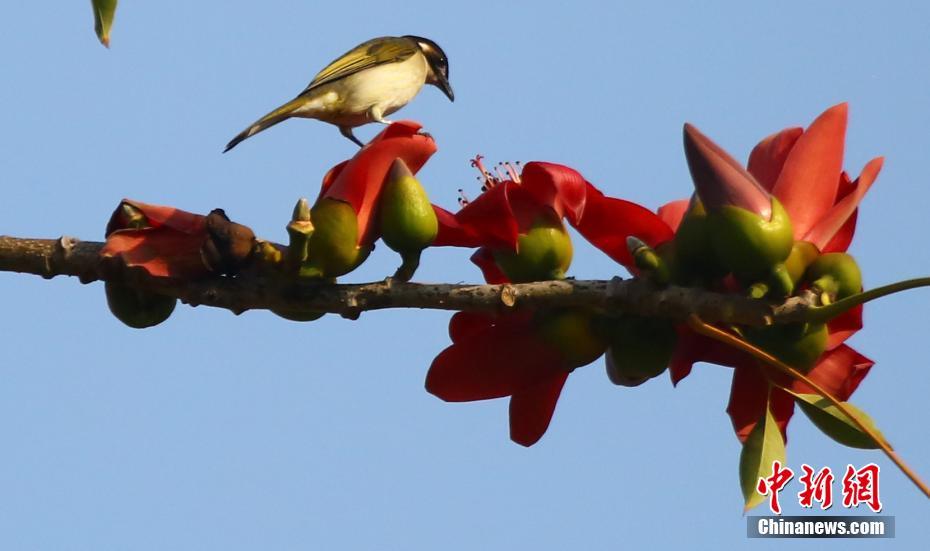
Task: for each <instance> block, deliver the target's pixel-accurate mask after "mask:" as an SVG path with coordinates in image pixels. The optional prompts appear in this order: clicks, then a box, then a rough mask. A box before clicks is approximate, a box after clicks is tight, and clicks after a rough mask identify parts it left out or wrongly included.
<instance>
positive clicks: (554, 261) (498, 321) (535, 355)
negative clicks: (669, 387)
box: [426, 157, 605, 446]
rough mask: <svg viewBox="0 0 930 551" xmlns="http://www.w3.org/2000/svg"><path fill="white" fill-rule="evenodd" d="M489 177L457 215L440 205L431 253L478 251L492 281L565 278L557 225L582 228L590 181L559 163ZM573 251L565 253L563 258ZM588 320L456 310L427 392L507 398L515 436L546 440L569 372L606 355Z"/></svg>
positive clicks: (525, 441) (456, 398)
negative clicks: (438, 249)
mask: <svg viewBox="0 0 930 551" xmlns="http://www.w3.org/2000/svg"><path fill="white" fill-rule="evenodd" d="M474 165H475V166H476V167H478V168H479V170H481V172H482V175H483V177H484V192H483V193H482V195H481V196H479V197H478V198H477V199H475V200H474V201H472V202H468V201H463V203H464V205H463V208H462V209H461V210H459V212H457V213H455V214H452V213H449V212H448V211H445V210H443V209H441V208H439V207H436V212H437V216H438V218H439V223H440V230H439V235H438V236H437V238H436V241H435V242H434V245H448V246H463V247H478V248H479V249H478V251H477V252H476V253H475V255H474V256H473V257H472V260H473V261H474V262H475V263H476V264H477V265H478V266H479V267H480V268H481V269H482V272H483V273H484V276H485V279H486V280H487V281H488V282H490V283H504V282H508V281H515V280H516V281H530V280H534V279H553V278H561V277H563V276H564V271H565V270H566V269H567V268H568V263H569V262H570V260H571V244H570V241H569V238H568V235H567V234H566V233H565V229H564V227H563V226H562V222H561V219H562V217H565V218H567V219H569V220H570V221H572V222H575V223H577V222H578V221H580V220H581V219H582V217H583V216H584V212H585V208H586V207H585V203H586V197H585V194H586V183H585V181H584V178H582V177H581V175H580V174H578V173H577V172H576V171H574V170H572V169H570V168H568V167H565V166H562V165H557V164H553V163H542V162H532V163H527V165H526V166H525V167H524V168H523V170H522V173H520V174H518V173H517V167H515V166H513V165H509V164H508V165H502V166H503V170H504V171H506V173H507V175H506V176H505V175H504V174H503V173H501V172H500V169H497V172H498V174H497V175H496V176H494V175H491V174H490V173H489V172H488V171H487V170H486V169H485V168H484V166H483V164H482V163H481V158H480V157H479V158H477V159H476V160H475V161H474ZM566 249H567V253H566ZM591 324H592V318H591V316H590V315H588V314H586V313H584V312H580V311H575V310H566V311H556V312H517V313H508V314H499V315H495V314H480V313H472V312H459V313H457V314H455V315H454V316H453V317H452V320H451V321H450V323H449V334H450V336H451V338H452V345H451V346H449V347H448V348H446V349H445V350H443V351H442V352H441V353H440V354H439V355H438V356H437V357H436V358H435V360H433V363H432V365H431V366H430V370H429V373H428V374H427V378H426V389H427V390H428V391H429V392H431V393H432V394H434V395H436V396H438V397H439V398H442V399H443V400H446V401H453V402H461V401H474V400H487V399H491V398H501V397H504V396H510V436H511V439H512V440H513V441H514V442H517V443H519V444H522V445H524V446H530V445H532V444H534V443H536V442H537V441H538V440H539V439H540V438H541V437H542V435H543V434H544V433H545V432H546V429H547V428H548V426H549V423H550V421H551V419H552V414H553V412H554V410H555V406H556V403H557V402H558V399H559V395H560V394H561V391H562V387H563V386H564V384H565V381H566V379H567V378H568V374H569V373H570V372H571V371H572V370H573V369H575V368H577V367H581V366H583V365H586V364H588V363H590V362H592V361H594V360H595V359H596V358H597V357H598V356H600V355H601V354H603V352H604V348H605V345H604V343H603V342H602V341H601V339H600V338H599V337H598V336H597V334H596V332H595V331H594V330H593V327H592V325H591Z"/></svg>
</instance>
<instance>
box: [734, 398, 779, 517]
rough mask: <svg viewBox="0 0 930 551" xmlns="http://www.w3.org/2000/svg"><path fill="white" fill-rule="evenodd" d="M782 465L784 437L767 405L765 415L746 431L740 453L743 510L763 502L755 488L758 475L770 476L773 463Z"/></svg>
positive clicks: (763, 497) (761, 496)
mask: <svg viewBox="0 0 930 551" xmlns="http://www.w3.org/2000/svg"><path fill="white" fill-rule="evenodd" d="M775 460H778V461H779V462H780V463H781V464H782V465H784V464H785V439H784V438H783V437H782V435H781V430H779V429H778V423H776V422H775V417H773V416H772V412H771V411H770V409H769V407H768V404H766V408H765V415H764V416H763V417H762V419H761V420H760V421H759V422H758V423H757V424H756V426H755V427H754V428H753V429H752V432H750V433H749V438H747V439H746V441H745V442H744V443H743V451H742V452H741V453H740V456H739V479H740V486H741V487H742V489H743V498H744V499H745V500H746V501H745V508H744V511H748V510H750V509H752V508H753V507H755V506H757V505H759V504H760V503H762V502H763V501H765V496H764V495H762V494H760V493H759V492H757V491H756V487H757V485H758V484H759V479H760V478H765V477H768V476H771V475H772V462H773V461H775Z"/></svg>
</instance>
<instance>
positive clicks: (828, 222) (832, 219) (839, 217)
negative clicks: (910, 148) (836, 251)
mask: <svg viewBox="0 0 930 551" xmlns="http://www.w3.org/2000/svg"><path fill="white" fill-rule="evenodd" d="M884 160H885V159H884V158H883V157H876V158H875V159H872V160H871V161H869V162H868V164H866V165H865V168H863V169H862V174H861V175H860V176H859V178H858V179H857V180H856V182H855V188H854V189H853V191H852V193H850V194H848V195H846V196H845V197H843V198H842V199H840V200H839V201H838V202H837V203H836V205H834V206H833V207H832V208H830V209H829V210H828V211H827V212H825V213H824V214H823V216H821V218H820V219H818V220H817V221H816V222H815V224H814V226H813V227H812V228H811V229H810V231H808V232H807V234H806V235H804V237H803V239H804V240H805V241H809V242H811V243H813V244H814V245H816V246H817V247H818V248H819V249H821V250H825V249H826V248H827V246H828V245H833V246H834V247H835V248H838V246H839V245H841V244H842V243H847V246H848V242H849V241H851V240H852V232H853V231H855V223H853V225H852V226H850V225H849V224H848V222H849V220H850V218H851V217H852V216H853V215H854V214H855V213H856V209H858V208H859V203H860V202H861V201H862V199H863V198H864V197H865V194H866V193H867V192H868V191H869V188H870V187H872V183H874V182H875V179H876V178H878V173H879V172H880V171H881V169H882V164H883V163H884ZM843 231H846V232H849V233H848V234H846V235H840V232H843ZM835 238H838V239H837V242H836V243H835V244H834V243H833V241H834V239H835Z"/></svg>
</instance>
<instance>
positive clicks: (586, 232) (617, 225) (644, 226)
mask: <svg viewBox="0 0 930 551" xmlns="http://www.w3.org/2000/svg"><path fill="white" fill-rule="evenodd" d="M586 194H587V199H586V202H585V208H584V216H582V217H581V220H580V221H579V223H578V224H575V225H574V226H575V229H577V230H578V232H579V233H580V234H581V235H582V236H584V238H585V239H587V240H588V241H590V242H591V244H592V245H594V246H595V247H597V248H598V249H600V250H601V251H603V252H604V253H606V254H607V256H609V257H610V258H612V259H614V260H615V261H617V262H619V263H620V264H622V265H623V266H625V267H626V268H627V269H628V270H632V269H633V259H632V257H631V256H630V252H629V251H628V250H627V247H626V238H627V237H629V236H631V235H632V236H636V237H638V238H639V239H641V240H643V241H644V242H645V243H646V244H647V245H649V246H650V247H657V246H659V245H661V244H662V243H665V242H666V241H668V240H669V239H671V238H672V236H673V235H674V233H673V232H672V230H671V228H669V227H668V225H666V223H665V222H663V221H662V219H661V218H659V216H658V215H656V214H655V213H653V212H652V211H651V210H649V209H647V208H646V207H642V206H640V205H637V204H636V203H632V202H630V201H624V200H623V199H616V198H614V197H607V196H605V195H604V194H603V193H601V192H600V190H598V189H597V188H596V187H594V186H593V185H591V184H590V183H588V184H587V192H586Z"/></svg>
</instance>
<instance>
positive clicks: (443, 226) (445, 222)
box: [432, 205, 482, 247]
mask: <svg viewBox="0 0 930 551" xmlns="http://www.w3.org/2000/svg"><path fill="white" fill-rule="evenodd" d="M433 212H435V213H436V220H437V221H438V222H439V233H437V234H436V239H434V240H433V244H432V246H433V247H480V246H481V244H482V243H481V238H480V236H478V235H477V234H475V232H474V231H473V230H472V229H471V228H469V227H467V226H463V225H462V224H461V223H460V222H459V220H458V218H456V217H455V215H454V214H452V213H451V212H449V211H447V210H446V209H444V208H442V207H437V206H436V205H433Z"/></svg>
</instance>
